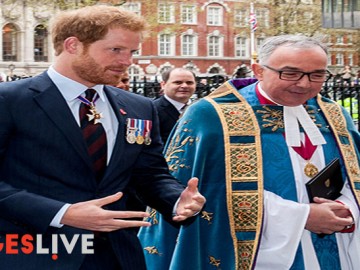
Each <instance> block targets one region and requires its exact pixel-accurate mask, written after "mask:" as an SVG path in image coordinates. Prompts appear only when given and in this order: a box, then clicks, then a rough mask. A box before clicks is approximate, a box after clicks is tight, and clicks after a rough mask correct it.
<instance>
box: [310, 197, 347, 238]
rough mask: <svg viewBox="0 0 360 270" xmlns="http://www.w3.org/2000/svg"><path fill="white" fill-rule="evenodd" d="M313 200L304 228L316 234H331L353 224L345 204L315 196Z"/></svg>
mask: <svg viewBox="0 0 360 270" xmlns="http://www.w3.org/2000/svg"><path fill="white" fill-rule="evenodd" d="M314 202H315V203H311V204H310V213H309V216H308V220H307V222H306V225H305V229H307V230H309V231H311V232H314V233H318V234H320V233H325V234H332V233H334V232H339V231H342V230H343V229H344V228H345V227H347V226H350V225H352V224H353V218H352V217H351V215H350V216H349V214H348V213H349V208H348V207H347V206H346V205H343V204H341V203H338V202H335V201H331V200H326V199H322V198H316V197H315V198H314Z"/></svg>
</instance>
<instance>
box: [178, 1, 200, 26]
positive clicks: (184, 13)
mask: <svg viewBox="0 0 360 270" xmlns="http://www.w3.org/2000/svg"><path fill="white" fill-rule="evenodd" d="M196 21H197V20H196V9H195V6H190V5H183V6H181V22H182V23H188V24H194V23H196Z"/></svg>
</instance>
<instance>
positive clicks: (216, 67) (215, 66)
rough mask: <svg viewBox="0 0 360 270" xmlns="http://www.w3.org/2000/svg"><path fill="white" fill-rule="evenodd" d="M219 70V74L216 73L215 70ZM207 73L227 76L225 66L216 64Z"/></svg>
mask: <svg viewBox="0 0 360 270" xmlns="http://www.w3.org/2000/svg"><path fill="white" fill-rule="evenodd" d="M215 69H216V70H217V72H214V70H215ZM206 72H207V73H219V74H223V75H226V70H225V68H224V67H223V66H221V65H220V64H219V63H214V64H212V65H211V66H209V67H208V68H207V70H206Z"/></svg>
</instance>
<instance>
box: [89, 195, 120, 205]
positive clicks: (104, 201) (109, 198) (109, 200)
mask: <svg viewBox="0 0 360 270" xmlns="http://www.w3.org/2000/svg"><path fill="white" fill-rule="evenodd" d="M122 196H123V193H122V192H117V193H115V194H113V195H110V196H107V197H104V198H101V199H96V200H93V202H94V203H95V204H96V205H97V206H100V207H101V206H104V205H107V204H110V203H113V202H116V201H117V200H119V199H120V198H121V197H122Z"/></svg>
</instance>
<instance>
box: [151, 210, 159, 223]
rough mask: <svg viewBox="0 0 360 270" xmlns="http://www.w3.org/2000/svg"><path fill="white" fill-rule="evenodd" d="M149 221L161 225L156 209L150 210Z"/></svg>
mask: <svg viewBox="0 0 360 270" xmlns="http://www.w3.org/2000/svg"><path fill="white" fill-rule="evenodd" d="M149 219H150V220H151V223H152V224H154V225H156V224H158V223H159V221H158V219H157V211H156V209H154V208H150V216H149Z"/></svg>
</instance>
